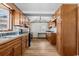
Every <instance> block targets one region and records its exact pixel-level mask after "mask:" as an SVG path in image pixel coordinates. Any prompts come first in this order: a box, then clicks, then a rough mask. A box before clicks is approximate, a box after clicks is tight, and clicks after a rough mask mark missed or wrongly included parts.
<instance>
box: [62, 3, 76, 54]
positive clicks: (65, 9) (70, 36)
mask: <svg viewBox="0 0 79 59" xmlns="http://www.w3.org/2000/svg"><path fill="white" fill-rule="evenodd" d="M61 11H62V39H63V55H76V54H77V53H76V52H77V46H76V44H77V42H76V41H77V40H76V37H77V36H76V34H77V32H76V30H77V29H76V26H77V23H76V22H77V5H76V4H64V5H63V6H62V9H61Z"/></svg>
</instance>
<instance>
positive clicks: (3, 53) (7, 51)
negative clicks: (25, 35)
mask: <svg viewBox="0 0 79 59" xmlns="http://www.w3.org/2000/svg"><path fill="white" fill-rule="evenodd" d="M13 55H14V53H13V48H11V47H5V48H2V49H0V56H13Z"/></svg>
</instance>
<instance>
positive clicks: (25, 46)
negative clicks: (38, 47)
mask: <svg viewBox="0 0 79 59" xmlns="http://www.w3.org/2000/svg"><path fill="white" fill-rule="evenodd" d="M27 41H28V36H23V37H22V55H23V53H24V52H25V50H26V48H27V47H28V43H27Z"/></svg>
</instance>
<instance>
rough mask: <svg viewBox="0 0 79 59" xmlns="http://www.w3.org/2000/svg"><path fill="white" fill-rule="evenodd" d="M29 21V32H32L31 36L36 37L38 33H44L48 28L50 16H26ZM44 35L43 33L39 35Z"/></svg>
mask: <svg viewBox="0 0 79 59" xmlns="http://www.w3.org/2000/svg"><path fill="white" fill-rule="evenodd" d="M28 17H29V19H30V22H31V27H30V28H31V32H33V37H38V33H40V32H42V33H46V31H47V30H48V21H49V20H50V18H51V17H50V16H28ZM41 36H45V35H41Z"/></svg>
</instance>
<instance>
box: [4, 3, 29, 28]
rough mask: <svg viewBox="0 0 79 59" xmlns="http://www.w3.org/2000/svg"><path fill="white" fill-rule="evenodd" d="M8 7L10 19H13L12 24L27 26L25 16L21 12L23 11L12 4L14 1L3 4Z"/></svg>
mask: <svg viewBox="0 0 79 59" xmlns="http://www.w3.org/2000/svg"><path fill="white" fill-rule="evenodd" d="M5 5H6V6H7V7H8V8H9V9H11V10H12V17H13V18H12V19H13V25H19V26H23V27H25V26H27V22H26V20H28V19H26V16H25V15H24V14H23V12H22V11H21V10H20V9H19V8H18V7H17V6H16V5H15V4H14V3H6V4H5Z"/></svg>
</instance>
